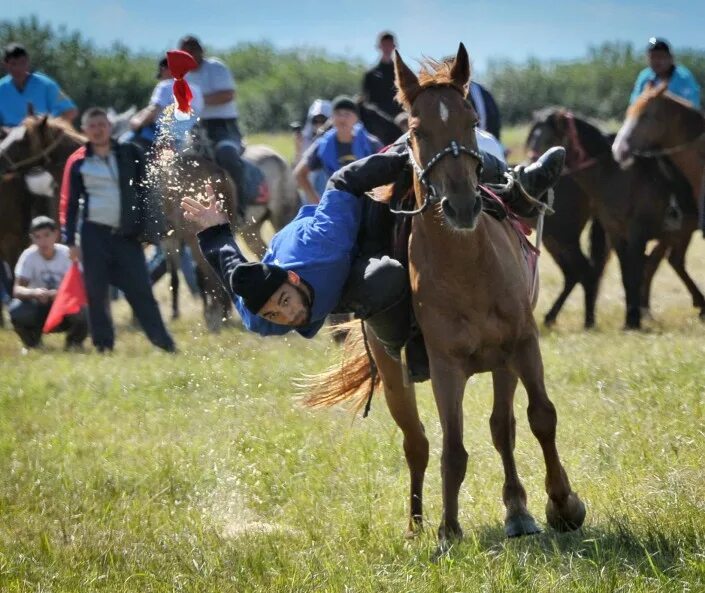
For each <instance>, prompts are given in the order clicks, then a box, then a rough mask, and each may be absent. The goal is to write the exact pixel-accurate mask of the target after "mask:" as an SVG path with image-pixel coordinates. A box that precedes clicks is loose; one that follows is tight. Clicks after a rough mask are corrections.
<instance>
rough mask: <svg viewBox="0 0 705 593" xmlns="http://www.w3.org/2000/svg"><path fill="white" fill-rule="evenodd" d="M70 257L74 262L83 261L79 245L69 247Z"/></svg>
mask: <svg viewBox="0 0 705 593" xmlns="http://www.w3.org/2000/svg"><path fill="white" fill-rule="evenodd" d="M69 257H70V258H71V261H73V262H79V261H81V248H80V247H79V246H78V245H71V247H69Z"/></svg>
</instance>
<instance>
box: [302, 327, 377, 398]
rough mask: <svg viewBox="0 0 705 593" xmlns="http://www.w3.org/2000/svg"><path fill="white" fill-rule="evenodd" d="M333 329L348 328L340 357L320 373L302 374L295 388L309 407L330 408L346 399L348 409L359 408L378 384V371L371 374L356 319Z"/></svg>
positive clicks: (361, 333) (370, 367) (368, 358)
mask: <svg viewBox="0 0 705 593" xmlns="http://www.w3.org/2000/svg"><path fill="white" fill-rule="evenodd" d="M336 329H338V330H340V329H343V330H347V332H348V334H347V337H346V338H345V343H344V344H343V356H342V358H341V361H340V362H339V363H338V364H336V365H334V366H331V367H330V368H329V369H327V370H325V371H323V372H322V373H318V374H316V375H310V376H307V377H304V378H303V379H302V380H301V381H300V382H299V383H298V387H299V391H300V392H302V394H303V403H304V405H306V406H308V407H309V408H330V407H332V406H334V405H336V404H340V403H343V402H347V403H348V404H349V407H350V409H351V410H352V411H354V412H359V411H360V410H361V409H362V408H363V407H364V406H365V404H366V402H367V400H368V399H369V397H370V393H371V391H373V390H374V389H376V388H377V386H378V385H379V383H380V379H379V375H378V374H377V373H375V376H374V379H373V378H372V364H374V363H373V362H372V360H371V359H370V357H369V355H368V352H367V346H366V344H365V339H366V338H365V335H364V334H363V332H362V326H361V325H360V322H359V321H351V322H349V323H345V324H342V325H338V326H336ZM373 380H374V384H373Z"/></svg>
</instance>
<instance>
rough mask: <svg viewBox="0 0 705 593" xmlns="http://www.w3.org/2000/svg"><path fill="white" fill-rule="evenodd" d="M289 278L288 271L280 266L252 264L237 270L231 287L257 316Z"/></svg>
mask: <svg viewBox="0 0 705 593" xmlns="http://www.w3.org/2000/svg"><path fill="white" fill-rule="evenodd" d="M288 277H289V274H288V273H287V271H286V270H285V269H284V268H280V267H279V266H270V265H267V264H263V263H260V262H250V263H246V264H240V265H239V266H237V267H236V268H235V272H233V276H232V279H231V286H232V289H233V292H234V293H235V294H237V295H239V296H240V297H242V300H243V301H244V302H245V307H247V308H248V309H249V310H250V311H252V313H255V314H257V312H258V311H259V310H260V309H261V308H262V307H264V304H265V303H266V302H267V301H268V300H269V298H270V297H271V296H272V295H273V294H274V293H275V292H276V291H277V289H278V288H279V287H280V286H281V285H282V284H284V282H286V281H287V278H288Z"/></svg>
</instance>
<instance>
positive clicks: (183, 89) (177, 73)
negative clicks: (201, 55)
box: [166, 49, 198, 113]
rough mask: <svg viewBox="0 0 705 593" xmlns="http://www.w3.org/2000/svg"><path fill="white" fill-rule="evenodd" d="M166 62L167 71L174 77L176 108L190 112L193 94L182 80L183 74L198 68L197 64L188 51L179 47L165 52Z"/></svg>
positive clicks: (183, 111)
mask: <svg viewBox="0 0 705 593" xmlns="http://www.w3.org/2000/svg"><path fill="white" fill-rule="evenodd" d="M166 62H167V66H169V72H171V75H172V76H173V77H174V98H175V99H176V108H177V109H178V110H179V111H181V112H182V113H190V112H191V99H192V98H193V95H192V93H191V88H190V87H189V85H188V83H187V82H186V81H185V80H184V76H186V73H187V72H190V71H191V70H195V69H196V68H198V64H197V63H196V60H194V59H193V56H192V55H191V54H190V53H188V52H186V51H181V50H180V49H172V50H171V51H168V52H166Z"/></svg>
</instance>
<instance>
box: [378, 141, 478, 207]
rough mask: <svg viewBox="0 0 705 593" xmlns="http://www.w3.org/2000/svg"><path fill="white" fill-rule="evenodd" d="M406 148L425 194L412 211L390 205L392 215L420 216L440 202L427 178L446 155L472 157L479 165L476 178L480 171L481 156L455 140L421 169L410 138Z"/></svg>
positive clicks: (438, 195) (436, 192)
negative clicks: (419, 203) (419, 204)
mask: <svg viewBox="0 0 705 593" xmlns="http://www.w3.org/2000/svg"><path fill="white" fill-rule="evenodd" d="M406 146H407V154H408V155H409V163H410V164H411V167H412V168H413V170H414V173H415V174H416V177H417V179H418V180H419V183H421V185H423V186H424V188H425V189H426V192H425V196H424V201H423V204H421V206H419V207H418V208H415V209H413V210H404V209H403V208H396V207H395V205H392V204H390V206H389V211H390V212H391V213H392V214H402V215H404V216H415V215H417V214H422V213H423V212H425V211H426V210H427V209H428V207H429V206H435V205H436V204H438V203H440V202H441V196H440V194H439V193H438V190H437V189H436V188H435V186H434V185H433V183H431V180H430V179H429V178H428V176H429V175H430V173H431V169H433V167H435V166H436V165H437V164H438V163H439V162H440V161H441V160H442V159H443V158H444V157H446V156H448V155H452V156H453V158H456V159H457V158H458V157H460V155H461V154H467V155H469V156H471V157H473V158H474V159H477V161H478V163H479V170H478V176H479V172H480V171H481V170H482V155H481V154H480V153H479V152H478V151H477V150H474V149H472V148H468V147H467V146H464V145H463V144H458V143H457V142H456V141H455V140H451V141H450V143H449V144H448V146H446V147H445V148H443V149H442V150H440V151H438V152H437V153H436V154H435V155H433V157H431V159H430V160H429V161H428V163H426V166H425V167H422V166H421V165H420V164H419V163H418V161H417V160H416V158H415V157H414V151H413V147H412V146H411V138H410V137H409V136H407V138H406Z"/></svg>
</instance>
